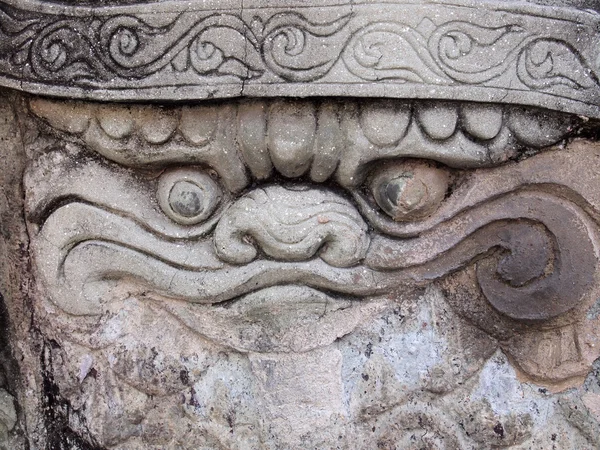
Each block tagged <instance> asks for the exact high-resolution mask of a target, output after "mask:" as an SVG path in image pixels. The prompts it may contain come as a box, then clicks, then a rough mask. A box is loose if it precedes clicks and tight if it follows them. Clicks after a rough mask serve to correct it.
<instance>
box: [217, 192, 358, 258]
mask: <svg viewBox="0 0 600 450" xmlns="http://www.w3.org/2000/svg"><path fill="white" fill-rule="evenodd" d="M367 230H368V228H367V225H366V224H365V222H364V220H363V219H362V217H361V216H360V214H359V213H358V211H357V210H356V208H354V206H353V205H352V204H351V203H350V202H349V201H348V200H346V199H345V198H343V197H341V196H339V195H337V194H334V193H333V192H330V191H327V190H325V189H314V188H308V187H295V188H285V187H281V186H268V187H264V188H258V189H255V190H253V191H252V192H250V193H249V194H247V195H245V196H244V197H242V198H240V199H239V200H237V201H236V202H235V203H234V204H233V205H232V206H231V207H230V208H229V209H228V210H227V211H225V213H224V214H223V217H222V218H221V220H220V221H219V223H218V224H217V227H216V229H215V234H214V245H215V250H216V253H217V255H218V256H219V258H221V259H222V260H223V261H226V262H229V263H232V264H247V263H249V262H250V261H252V260H254V259H255V258H256V257H257V256H258V254H259V252H262V253H264V254H265V255H266V256H268V257H271V258H274V259H277V260H280V261H305V260H308V259H311V258H312V257H314V256H315V255H317V254H318V255H319V257H321V258H322V259H323V260H324V261H325V262H327V263H328V264H330V265H332V266H335V267H349V266H352V265H355V264H357V263H358V262H359V261H360V260H362V259H363V258H364V257H365V255H366V253H367V249H368V247H369V236H368V234H367Z"/></svg>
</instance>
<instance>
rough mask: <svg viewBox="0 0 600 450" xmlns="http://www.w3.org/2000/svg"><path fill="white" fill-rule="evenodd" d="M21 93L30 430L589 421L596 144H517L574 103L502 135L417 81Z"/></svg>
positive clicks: (46, 434)
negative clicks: (41, 408)
mask: <svg viewBox="0 0 600 450" xmlns="http://www.w3.org/2000/svg"><path fill="white" fill-rule="evenodd" d="M13 103H15V101H13ZM16 104H17V105H18V104H19V103H18V102H16ZM21 105H22V108H23V109H22V110H21V113H20V114H21V115H20V116H19V117H20V119H19V121H20V123H21V129H22V130H24V131H23V132H24V133H25V134H26V139H24V146H25V152H24V154H23V153H22V154H21V157H26V159H27V161H28V167H27V170H26V171H25V174H24V188H25V195H24V199H25V203H24V206H23V209H24V213H25V221H26V224H27V230H28V236H29V239H30V240H31V244H30V250H29V252H27V253H25V254H22V255H21V258H25V260H29V261H30V262H31V270H32V272H31V273H32V275H33V277H34V279H35V286H34V289H33V292H36V294H35V295H33V297H32V303H31V305H30V308H31V309H32V310H31V312H32V314H33V321H34V323H35V324H36V328H37V329H38V330H39V333H40V337H41V340H42V342H43V344H42V348H41V349H40V348H39V347H38V348H37V350H35V349H32V350H30V351H33V352H35V351H38V352H42V355H43V358H42V359H41V361H42V364H41V365H40V363H39V361H40V360H35V359H30V360H28V361H25V362H23V363H22V364H23V365H24V369H22V370H25V371H26V370H32V371H35V370H36V369H38V370H40V369H41V370H43V372H42V383H43V384H44V385H45V386H47V387H46V388H45V390H43V391H42V390H40V389H39V388H36V384H35V383H33V384H31V383H32V382H31V381H28V382H27V383H29V384H27V383H26V384H27V385H28V386H29V389H30V390H31V391H32V392H34V393H35V392H36V393H37V394H36V395H38V396H39V398H40V402H41V403H42V404H46V405H47V406H46V407H47V408H49V409H50V410H51V411H52V412H51V413H50V414H49V415H45V416H42V417H41V418H39V419H40V422H39V425H38V428H37V430H38V431H36V432H35V433H34V432H33V431H30V432H29V435H28V438H29V440H30V441H31V442H35V443H37V444H38V445H40V446H42V447H43V446H47V445H63V447H57V448H70V447H69V445H71V446H72V447H73V446H76V445H79V446H80V447H81V448H113V449H136V448H139V449H146V448H190V449H192V448H193V449H197V448H206V449H213V448H228V449H233V448H252V449H254V448H273V449H276V448H311V447H316V448H344V449H346V448H364V449H367V448H411V446H414V445H416V444H415V442H417V440H419V439H422V443H421V444H420V445H425V446H426V447H427V448H482V447H491V446H498V445H500V446H508V447H512V448H530V447H532V446H539V447H542V448H546V447H548V446H552V445H555V446H557V448H565V449H567V448H573V449H575V448H590V447H593V446H596V445H598V442H597V435H596V434H595V430H596V428H594V427H597V426H598V424H597V419H596V416H595V415H596V412H597V411H596V409H597V408H596V406H597V405H596V403H597V402H596V397H594V395H596V394H595V391H594V390H593V389H592V388H590V387H589V386H593V383H594V382H593V381H590V380H592V378H590V376H591V375H589V374H590V371H591V370H593V363H594V361H595V360H596V359H597V358H598V357H599V356H600V342H599V340H600V334H599V333H598V331H597V330H598V328H599V325H598V320H600V319H599V315H598V314H597V312H595V311H596V309H597V305H596V299H597V298H598V278H597V277H598V267H597V266H598V250H597V248H598V242H599V239H600V235H599V234H600V229H599V227H598V223H597V220H598V219H597V218H598V215H597V211H599V210H600V194H599V192H598V190H597V188H596V186H598V185H599V183H600V180H598V174H597V171H596V170H595V168H594V167H595V163H596V161H597V160H598V159H599V158H600V148H599V147H598V146H597V144H595V143H592V142H585V141H575V142H571V143H569V144H568V146H567V147H566V148H560V147H554V148H552V149H549V150H545V151H542V152H540V153H538V154H534V155H533V156H531V155H532V154H533V153H535V151H534V150H535V148H537V147H538V146H543V145H546V144H548V143H550V142H554V140H556V139H560V138H562V139H564V138H565V137H566V136H567V135H568V133H576V132H577V127H578V126H579V124H581V122H580V121H578V120H577V119H576V118H573V117H571V116H563V117H562V120H561V121H560V123H569V124H570V125H569V127H567V128H565V129H564V130H563V131H562V133H563V134H561V135H560V136H559V135H558V132H557V131H556V127H553V128H552V131H553V132H556V133H557V134H556V135H555V136H553V137H552V139H548V140H546V141H544V139H545V136H546V135H545V134H544V133H545V131H544V130H545V128H544V126H545V125H546V123H547V121H546V119H545V118H546V117H547V115H548V114H549V113H548V112H546V111H540V110H535V109H530V110H529V111H528V114H529V116H527V120H528V125H527V126H529V127H530V129H531V130H532V131H531V133H530V134H529V135H528V136H527V137H526V138H525V139H522V138H519V137H518V136H517V134H516V133H514V132H513V131H512V130H513V129H516V127H517V126H518V125H510V126H509V125H507V124H506V123H505V122H506V121H508V122H509V123H512V122H510V121H511V120H513V122H514V121H515V120H516V119H511V117H512V116H511V114H513V109H512V107H507V108H506V109H505V110H504V108H503V107H502V106H501V105H487V106H484V105H479V106H475V105H468V104H462V103H458V102H455V103H443V104H440V105H439V108H440V109H439V111H442V112H443V115H447V112H448V111H454V113H453V114H455V115H454V116H453V117H455V118H456V117H465V118H466V117H468V118H469V119H468V120H463V121H456V123H455V126H456V127H457V129H456V130H454V132H453V134H452V135H451V136H441V135H440V134H439V133H438V134H435V135H433V136H432V135H431V132H432V131H431V130H432V128H431V126H433V125H434V122H432V120H433V119H431V118H432V117H435V115H433V116H432V115H430V114H429V113H428V114H429V115H427V116H426V117H425V116H423V114H422V113H417V112H414V113H413V111H425V110H429V111H435V110H436V108H438V106H437V105H436V104H435V103H428V104H426V105H422V104H416V105H413V104H412V103H407V102H403V101H397V102H396V103H394V102H392V101H390V100H385V101H381V102H379V101H371V102H370V103H363V104H358V103H357V102H344V103H341V102H337V101H333V100H332V101H325V102H324V101H319V102H315V101H310V100H304V101H300V100H294V101H288V102H282V101H280V100H276V101H267V100H264V101H257V100H253V101H251V102H246V101H239V102H236V103H229V102H226V103H223V104H213V105H212V106H206V105H202V106H185V107H175V106H171V107H169V108H161V107H158V106H148V105H144V106H138V105H114V104H111V105H103V104H92V103H89V104H88V103H71V102H61V101H49V100H43V99H38V98H32V99H30V100H28V101H26V102H23V103H22V104H21ZM17 109H18V108H17ZM72 111H78V113H77V114H70V113H69V112H72ZM332 111H335V115H334V116H331V115H330V114H331V112H332ZM497 111H504V112H503V113H502V114H500V116H498V114H497ZM250 112H253V113H252V114H251V113H250ZM478 112H481V114H482V120H483V123H481V124H479V123H477V122H475V118H476V114H477V113H478ZM413 114H414V116H413ZM519 114H521V113H519ZM407 115H408V117H409V119H408V120H407V119H406V117H407ZM270 117H272V118H275V117H276V119H270ZM322 117H331V119H329V120H323V121H321V120H320V118H322ZM498 117H500V118H501V121H500V122H499V121H498ZM519 117H526V116H524V115H523V114H521V116H519ZM530 117H532V118H530ZM536 118H537V119H536ZM453 120H456V119H453ZM519 120H525V119H519ZM386 121H387V122H389V123H391V124H394V123H396V121H399V122H400V127H399V128H397V129H396V130H400V131H399V132H397V131H394V130H391V129H388V128H383V129H382V130H381V131H380V132H377V131H374V127H377V126H380V125H381V124H385V123H386ZM424 121H430V122H431V124H430V125H431V126H430V125H423V123H424ZM196 124H197V125H198V126H196ZM531 124H534V125H535V124H539V129H540V132H539V133H538V134H537V135H539V136H543V137H540V138H539V140H537V141H535V139H537V138H535V137H534V136H536V131H535V130H536V128H535V127H533V125H531ZM532 127H533V128H532ZM573 127H575V128H573ZM150 130H155V131H156V134H155V135H152V136H150V135H151V132H150ZM388 130H389V131H390V132H389V133H388ZM463 130H465V131H463ZM394 132H396V134H395V135H394V134H393V133H394ZM161 133H162V134H161ZM386 133H387V134H386ZM457 133H463V134H462V137H460V139H463V142H470V143H471V144H472V146H473V147H472V148H477V149H478V151H473V152H472V151H471V148H470V147H468V146H457V147H453V146H452V142H455V141H454V140H455V139H457V138H458V134H457ZM158 134H161V136H162V137H161V138H160V139H159V138H154V136H158ZM494 134H495V135H496V136H497V135H499V134H502V135H503V136H504V137H503V142H504V145H503V146H502V147H498V148H499V149H501V151H503V152H505V156H504V157H501V158H497V159H492V158H490V156H489V155H490V147H489V146H490V143H489V141H490V139H491V140H494V139H495V137H494V136H492V135H494ZM149 136H150V138H149ZM331 136H337V137H339V139H340V140H341V142H342V144H339V143H336V147H335V149H334V150H330V151H329V153H327V152H325V153H323V152H322V151H321V149H322V148H323V146H324V145H326V144H324V143H326V142H328V139H331ZM485 138H487V139H485ZM520 139H522V140H520ZM374 141H375V142H374ZM406 141H408V142H406ZM329 142H331V140H329ZM417 143H420V144H419V145H417ZM528 145H529V146H530V147H527V146H528ZM224 149H226V151H227V153H226V155H224V154H223V152H224ZM436 149H440V151H439V152H436V151H435V150H436ZM536 151H537V150H536ZM450 154H451V155H452V156H451V157H450V156H448V155H450ZM517 155H519V156H520V158H521V159H522V160H521V161H518V162H517V161H509V162H504V161H505V160H506V159H507V158H512V157H514V156H517ZM527 155H530V156H529V157H527ZM407 156H408V158H407ZM503 162H504V163H503ZM444 163H446V164H450V165H446V164H444ZM174 166H175V167H174ZM478 167H479V168H478ZM481 167H487V168H481ZM565 168H568V170H565ZM313 174H318V177H314V176H313ZM565 224H567V225H565ZM7 242H11V241H10V240H9V241H7ZM29 258H30V259H29ZM15 333H16V334H17V335H18V334H19V332H18V331H16V332H15ZM21 333H22V332H21ZM21 336H22V334H21ZM586 377H588V381H586V383H585V384H582V383H583V382H584V380H585V379H586ZM578 386H583V387H578ZM566 388H576V389H579V390H576V391H573V390H571V391H565V389H566ZM551 392H557V393H556V394H551ZM21 401H22V402H24V403H25V404H28V405H32V403H31V401H30V400H28V399H22V400H21ZM578 402H579V403H578ZM58 405H61V406H58ZM568 405H571V406H568ZM577 405H579V406H577ZM575 406H577V407H578V408H582V411H581V412H578V414H579V415H578V416H577V417H576V418H575V417H574V416H573V414H572V413H570V412H569V411H570V409H569V408H574V407H575ZM26 411H28V413H29V414H35V412H34V411H35V409H34V406H29V409H26ZM578 411H579V410H578ZM29 420H32V421H33V419H29ZM53 423H59V424H60V426H53V425H52V424H53ZM52 442H54V444H52ZM59 442H62V443H61V444H58V443H59ZM77 442H79V443H77ZM86 442H87V443H86ZM418 442H421V441H418ZM64 446H67V447H64ZM51 448H52V447H51ZM74 448H76V447H74Z"/></svg>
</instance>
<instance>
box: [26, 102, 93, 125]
mask: <svg viewBox="0 0 600 450" xmlns="http://www.w3.org/2000/svg"><path fill="white" fill-rule="evenodd" d="M29 107H30V109H31V111H32V112H33V113H34V114H35V115H37V116H39V117H42V118H43V119H46V120H47V121H48V122H49V123H50V125H51V126H53V127H55V128H58V129H59V130H62V131H66V132H67V133H83V132H84V131H85V130H86V129H87V127H88V126H89V123H90V118H91V116H92V111H93V109H92V106H90V105H89V104H85V103H79V102H56V101H50V100H44V99H41V98H35V99H32V100H31V101H30V102H29Z"/></svg>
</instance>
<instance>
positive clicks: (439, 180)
mask: <svg viewBox="0 0 600 450" xmlns="http://www.w3.org/2000/svg"><path fill="white" fill-rule="evenodd" d="M448 182H449V180H448V173H447V172H446V171H445V170H443V169H438V168H436V167H434V166H433V165H431V164H428V163H424V162H416V161H410V162H398V163H394V164H391V165H388V166H384V168H383V169H380V170H379V171H378V172H376V173H375V175H374V176H373V177H372V178H371V181H370V183H369V187H370V189H371V192H372V194H373V197H374V198H375V201H376V202H377V204H378V205H379V207H380V208H381V209H382V210H383V211H385V212H386V214H388V215H389V216H390V217H391V218H392V219H394V220H396V221H407V220H415V219H420V218H423V217H426V216H428V215H430V214H431V213H433V212H434V211H435V210H436V209H437V208H438V207H439V205H440V204H441V203H442V201H443V200H444V197H445V195H446V191H447V190H448Z"/></svg>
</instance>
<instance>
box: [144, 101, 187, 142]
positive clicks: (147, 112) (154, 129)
mask: <svg viewBox="0 0 600 450" xmlns="http://www.w3.org/2000/svg"><path fill="white" fill-rule="evenodd" d="M177 123H178V118H177V117H176V115H175V114H173V113H171V112H167V111H164V110H162V109H159V108H155V107H146V108H141V109H140V111H139V116H138V125H139V127H140V132H141V133H142V136H144V139H146V141H148V142H150V143H151V144H162V143H164V142H166V141H168V140H169V138H170V137H171V136H172V135H173V132H174V131H175V128H176V127H177Z"/></svg>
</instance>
